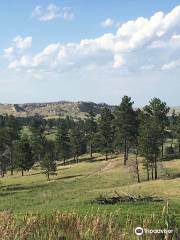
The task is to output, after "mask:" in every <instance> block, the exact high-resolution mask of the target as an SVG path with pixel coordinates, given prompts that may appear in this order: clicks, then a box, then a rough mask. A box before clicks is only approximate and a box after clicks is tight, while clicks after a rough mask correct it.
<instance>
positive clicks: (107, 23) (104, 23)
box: [101, 18, 114, 28]
mask: <svg viewBox="0 0 180 240" xmlns="http://www.w3.org/2000/svg"><path fill="white" fill-rule="evenodd" d="M113 24H114V20H113V19H112V18H107V19H105V20H104V21H102V22H101V26H102V27H104V28H106V27H112V26H113Z"/></svg>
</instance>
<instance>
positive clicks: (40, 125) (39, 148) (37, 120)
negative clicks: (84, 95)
mask: <svg viewBox="0 0 180 240" xmlns="http://www.w3.org/2000/svg"><path fill="white" fill-rule="evenodd" d="M29 127H30V130H31V133H32V134H31V146H32V151H33V158H34V160H35V161H40V160H41V158H42V157H43V155H44V153H45V145H46V138H45V130H46V121H45V120H44V119H43V118H42V117H41V116H39V115H35V116H34V117H33V118H32V120H31V122H30V126H29Z"/></svg>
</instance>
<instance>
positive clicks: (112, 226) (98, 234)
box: [0, 204, 180, 240]
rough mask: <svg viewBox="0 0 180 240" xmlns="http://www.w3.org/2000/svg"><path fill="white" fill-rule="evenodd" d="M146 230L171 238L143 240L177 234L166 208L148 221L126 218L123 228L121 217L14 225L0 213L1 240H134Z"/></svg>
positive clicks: (57, 215)
mask: <svg viewBox="0 0 180 240" xmlns="http://www.w3.org/2000/svg"><path fill="white" fill-rule="evenodd" d="M139 224H140V226H141V227H143V228H149V229H172V230H174V232H173V234H169V235H166V234H155V235H153V234H149V235H148V234H147V235H143V236H142V237H141V239H143V240H151V239H152V240H154V239H161V240H163V239H164V240H172V239H174V240H175V239H178V234H180V232H179V229H178V226H177V224H176V222H175V218H174V216H173V215H171V214H170V213H169V206H168V204H167V205H165V206H164V207H163V211H162V212H161V213H159V215H154V214H151V215H150V216H149V218H142V219H137V221H136V220H134V218H132V216H131V215H127V218H126V222H125V224H123V225H122V224H121V216H119V215H118V212H117V213H116V214H114V213H113V214H108V213H106V212H104V213H103V214H102V213H101V214H98V213H97V214H96V215H89V214H87V215H86V216H80V215H78V214H76V213H61V212H58V211H56V212H53V213H52V214H51V215H50V216H42V215H38V214H26V216H25V217H24V218H23V219H21V221H16V220H15V218H14V216H13V214H12V213H10V212H6V211H4V212H1V213H0V239H1V240H101V239H102V240H126V239H127V240H135V239H138V238H137V236H136V235H135V233H134V229H135V228H136V227H137V226H139Z"/></svg>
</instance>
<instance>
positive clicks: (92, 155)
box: [90, 143, 93, 158]
mask: <svg viewBox="0 0 180 240" xmlns="http://www.w3.org/2000/svg"><path fill="white" fill-rule="evenodd" d="M92 157H93V155H92V143H90V158H92Z"/></svg>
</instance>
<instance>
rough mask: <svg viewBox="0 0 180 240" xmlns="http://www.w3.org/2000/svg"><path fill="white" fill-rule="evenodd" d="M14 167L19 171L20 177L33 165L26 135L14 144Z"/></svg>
mask: <svg viewBox="0 0 180 240" xmlns="http://www.w3.org/2000/svg"><path fill="white" fill-rule="evenodd" d="M15 157H16V167H17V168H18V169H21V173H22V176H23V175H24V171H29V170H30V169H31V168H32V166H33V164H34V161H33V155H32V148H31V145H30V142H29V139H28V136H27V135H25V134H24V135H22V136H21V138H20V139H19V140H17V141H16V144H15Z"/></svg>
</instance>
